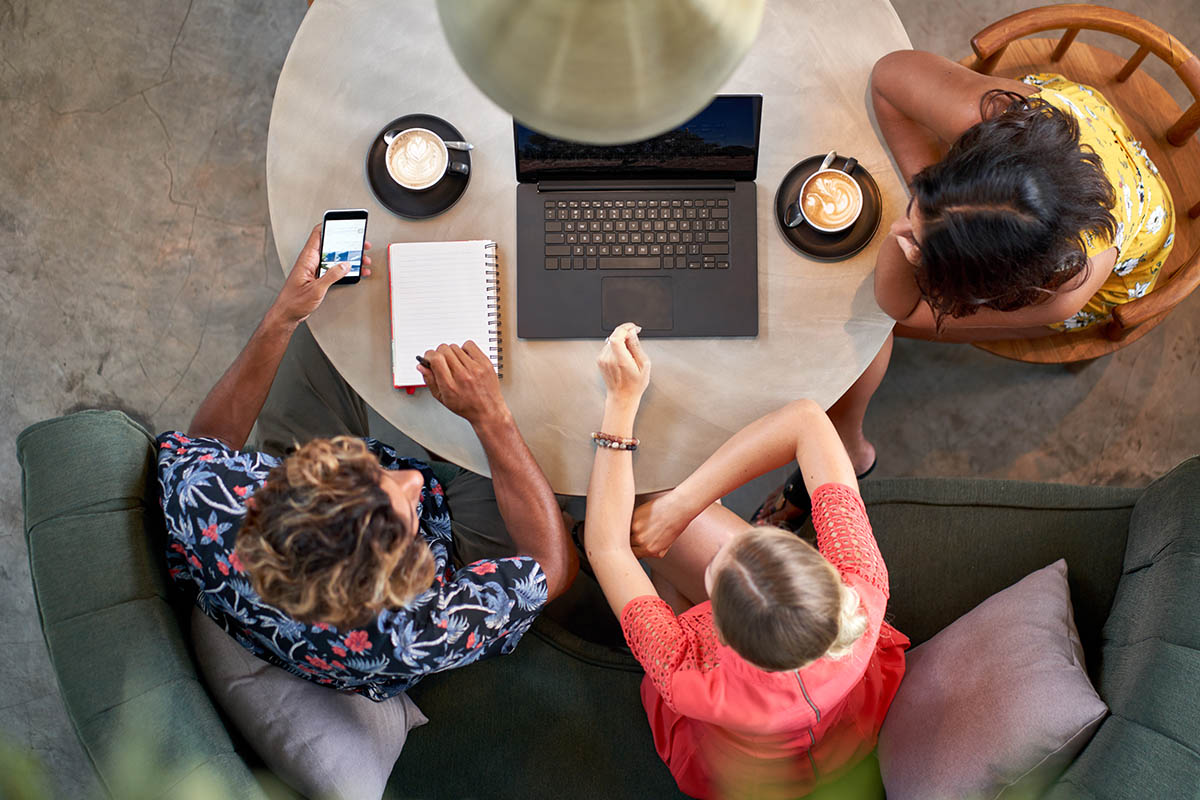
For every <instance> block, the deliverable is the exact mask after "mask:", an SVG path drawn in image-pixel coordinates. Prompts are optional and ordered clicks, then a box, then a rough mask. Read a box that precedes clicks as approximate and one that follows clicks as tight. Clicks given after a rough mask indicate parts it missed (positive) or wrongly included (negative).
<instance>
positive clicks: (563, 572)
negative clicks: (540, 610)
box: [542, 542, 579, 603]
mask: <svg viewBox="0 0 1200 800" xmlns="http://www.w3.org/2000/svg"><path fill="white" fill-rule="evenodd" d="M549 561H550V560H549V559H547V561H546V562H542V563H543V566H542V572H543V573H545V575H546V602H547V603H549V602H550V601H552V600H555V599H557V598H559V597H561V596H562V595H564V594H565V593H566V591H567V589H570V588H571V584H572V583H574V582H575V576H576V575H578V574H579V555H578V554H577V553H576V552H575V547H574V546H573V545H571V544H570V542H568V544H567V549H566V551H565V552H564V553H563V554H562V557H561V558H558V559H555V560H554V563H547V562H549Z"/></svg>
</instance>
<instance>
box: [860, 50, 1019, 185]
mask: <svg viewBox="0 0 1200 800" xmlns="http://www.w3.org/2000/svg"><path fill="white" fill-rule="evenodd" d="M989 89H1004V90H1006V91H1013V92H1018V93H1020V94H1023V95H1029V94H1032V93H1033V92H1034V91H1036V89H1034V88H1033V87H1030V86H1026V85H1025V84H1023V83H1021V82H1019V81H1014V80H1010V79H1008V78H997V77H994V76H991V75H981V74H980V73H978V72H974V71H972V70H969V69H967V68H966V67H964V66H962V65H961V64H956V63H955V62H953V61H951V60H949V59H947V58H943V57H941V56H937V55H934V54H933V53H924V52H921V51H919V50H897V51H896V52H894V53H888V54H887V55H886V56H884V57H883V58H881V59H879V61H877V62H876V63H875V67H874V68H873V69H872V70H871V105H872V107H873V108H874V109H875V119H876V120H877V121H878V122H879V130H880V132H881V133H883V138H884V141H886V142H887V146H888V149H889V150H891V151H892V156H893V157H894V158H895V159H896V165H897V166H898V167H899V168H900V174H901V175H902V176H903V177H904V182H905V183H909V182H911V181H912V178H913V176H914V175H916V174H917V173H918V172H920V171H921V170H922V169H924V168H925V167H927V166H929V165H930V164H933V163H936V162H937V161H940V160H941V158H942V156H944V155H945V154H946V149H947V148H948V147H949V145H950V144H951V143H953V142H954V141H955V140H956V139H958V137H959V136H961V135H962V134H963V132H964V131H966V130H967V128H970V127H971V126H972V125H975V124H976V123H977V122H979V120H980V117H979V101H980V99H982V97H983V95H984V93H985V92H987V91H988V90H989Z"/></svg>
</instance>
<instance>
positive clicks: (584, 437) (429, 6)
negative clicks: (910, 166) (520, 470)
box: [267, 0, 911, 494]
mask: <svg viewBox="0 0 1200 800" xmlns="http://www.w3.org/2000/svg"><path fill="white" fill-rule="evenodd" d="M907 47H911V45H910V44H909V40H908V36H907V34H906V33H905V32H904V28H903V26H902V25H901V24H900V19H899V18H898V17H897V16H896V12H895V11H894V10H893V9H892V7H891V5H890V4H889V3H888V2H887V0H836V2H835V0H804V2H795V0H770V1H769V2H768V3H767V8H766V14H765V16H764V19H763V25H762V29H761V30H760V31H759V34H758V40H757V41H756V42H755V45H754V47H753V49H752V50H751V52H750V53H749V54H748V55H747V57H746V59H745V60H744V61H743V63H742V64H741V65H740V66H739V67H738V69H737V70H736V72H735V73H734V74H733V76H732V77H731V78H730V79H729V80H728V81H727V82H726V84H725V85H724V86H723V87H722V88H721V91H722V92H740V93H751V92H753V93H759V94H762V95H763V111H762V137H761V145H760V153H759V166H758V179H757V184H758V198H757V199H758V215H759V219H758V263H759V266H758V269H759V274H758V294H759V335H758V338H757V339H753V340H746V339H700V340H696V339H651V340H647V342H646V351H647V353H648V354H649V356H650V358H651V359H652V361H653V365H654V366H653V373H652V379H651V383H650V388H649V389H648V390H647V392H646V396H645V399H644V401H643V403H642V410H641V414H640V416H639V418H638V423H637V430H636V432H637V435H638V436H640V437H641V439H642V446H641V447H640V448H639V450H638V453H637V456H636V458H635V459H634V465H635V470H636V476H637V486H638V490H639V491H652V490H658V489H665V488H669V487H672V486H675V485H676V484H678V483H679V482H680V481H681V480H682V479H683V478H685V477H686V476H687V475H688V474H689V473H690V472H691V471H692V470H693V469H695V468H696V467H697V466H698V465H699V464H700V463H701V462H702V461H703V460H704V459H705V458H706V457H708V455H709V454H711V453H712V452H713V450H715V449H716V448H717V447H718V446H719V445H720V444H721V442H723V441H724V440H725V439H726V438H728V437H729V435H730V434H732V433H733V432H734V431H736V430H738V429H739V428H740V427H742V426H743V425H745V424H746V423H748V422H750V421H751V420H753V419H755V418H757V417H759V416H761V415H762V414H765V413H766V412H768V411H770V410H772V409H775V408H778V407H779V406H782V405H784V404H785V403H787V402H789V401H791V400H793V399H795V398H797V397H811V398H812V399H814V400H816V401H817V402H819V403H821V405H822V406H824V407H828V406H829V405H830V404H832V403H833V402H834V401H835V400H836V399H837V398H838V397H839V396H840V395H841V394H842V392H844V391H845V390H846V388H847V387H848V386H850V384H851V383H853V382H854V380H855V379H856V378H858V376H859V375H860V374H862V372H863V370H864V369H866V367H867V365H868V364H869V363H870V362H871V359H872V358H874V356H875V354H876V353H877V352H878V351H879V347H880V345H881V344H882V343H883V341H884V339H885V337H886V336H887V334H888V331H890V330H891V327H892V320H891V319H890V318H889V317H888V316H887V315H886V314H884V313H883V312H882V311H881V310H880V309H879V307H878V306H877V305H876V303H875V297H874V292H873V288H872V271H873V269H874V264H875V254H876V251H877V250H878V247H879V244H880V242H881V241H882V240H883V236H884V233H885V232H886V226H887V225H888V224H889V222H890V221H891V220H892V219H893V218H894V217H895V216H896V214H897V213H898V212H899V210H900V209H902V208H903V205H904V203H905V202H906V200H905V194H904V188H903V186H902V184H901V182H900V180H899V179H898V176H897V174H896V172H895V170H894V168H893V166H892V163H891V160H890V158H889V156H888V154H887V152H886V150H885V149H884V146H883V143H882V139H881V138H880V137H879V136H878V134H877V133H876V130H875V129H874V127H873V125H872V121H871V118H870V116H869V112H868V109H867V106H868V98H867V82H868V76H869V74H870V70H871V66H872V64H874V63H875V61H876V59H878V58H879V57H880V56H882V55H884V54H885V53H887V52H889V51H891V50H896V49H901V48H907ZM415 112H426V113H431V114H436V115H438V116H440V117H443V118H445V119H447V120H449V121H450V122H451V123H453V124H454V125H455V126H456V127H457V128H458V129H459V130H461V131H462V133H463V135H464V136H465V137H466V138H467V140H468V141H471V142H473V143H474V144H475V147H476V149H475V152H474V153H472V175H471V183H470V186H469V187H468V189H467V191H466V194H465V195H464V196H463V198H462V199H461V200H460V201H459V202H458V204H457V205H455V206H454V207H453V208H451V209H450V210H449V211H447V212H446V213H444V214H442V215H441V216H439V217H435V218H433V219H431V220H426V221H421V222H412V221H407V220H403V219H400V218H399V217H396V216H395V215H393V214H392V213H391V212H389V211H388V210H387V209H385V208H384V207H383V206H381V205H380V204H379V203H378V202H377V201H376V199H375V197H374V195H373V194H372V192H371V189H370V187H369V186H368V185H367V180H366V175H365V169H364V157H365V155H366V152H367V149H368V147H369V146H370V144H371V141H372V139H373V138H374V136H375V135H376V134H377V133H378V132H379V130H380V128H381V127H382V126H383V125H384V124H386V123H387V122H388V121H389V120H391V119H393V118H395V117H398V116H400V115H402V114H406V113H415ZM833 149H836V150H838V152H839V153H843V154H846V155H854V156H857V157H858V159H859V161H860V163H862V164H863V166H865V167H866V168H867V169H868V170H870V172H871V173H872V174H873V175H874V177H875V180H876V181H877V182H878V184H879V187H880V190H881V192H882V194H883V200H884V210H883V221H882V222H881V223H880V231H879V232H878V233H876V235H875V238H874V239H873V240H872V241H871V243H870V244H869V245H868V246H867V247H866V249H864V250H863V251H862V252H860V253H859V254H858V255H857V256H855V257H853V258H850V259H848V260H846V261H841V262H837V263H824V262H818V261H814V260H811V259H808V258H805V257H804V256H801V255H799V254H797V253H796V252H795V251H794V250H792V249H791V247H790V246H789V245H788V243H787V242H786V241H785V240H784V239H783V237H782V235H781V234H780V232H779V228H778V224H777V223H776V221H775V219H774V216H773V211H772V209H773V201H774V195H775V189H776V187H777V186H778V185H779V182H780V180H781V179H782V178H783V176H784V175H785V174H786V173H787V171H788V169H789V168H790V167H791V166H792V165H793V164H795V163H796V162H797V161H799V160H801V159H802V158H805V157H806V156H810V155H812V154H814V153H824V152H827V151H829V150H833ZM267 194H268V199H269V204H270V214H271V224H272V226H273V229H274V234H275V241H276V245H277V247H278V249H279V260H280V262H281V263H282V265H283V268H284V270H285V271H287V270H290V269H291V266H292V264H293V263H294V261H295V259H296V256H297V254H298V253H299V251H300V247H301V246H302V245H303V244H304V241H305V239H306V238H307V236H308V232H309V230H310V229H311V228H312V226H313V225H314V224H316V223H317V222H319V221H320V220H321V215H322V214H323V213H324V211H325V210H326V209H328V208H366V209H369V211H370V221H369V223H368V233H367V235H368V238H369V239H370V240H371V242H372V243H373V244H374V246H375V249H374V251H373V252H374V254H375V257H376V259H375V267H374V270H375V274H374V275H373V276H372V277H371V278H370V279H367V280H364V281H362V282H360V283H359V284H358V285H357V286H350V287H338V288H337V289H334V290H333V291H331V292H330V293H329V295H328V296H327V297H326V299H325V302H324V303H323V305H322V306H321V308H320V309H318V310H317V313H315V314H314V315H313V316H312V317H311V318H310V319H309V326H310V327H311V329H312V331H313V334H314V335H315V336H316V339H317V341H318V342H319V343H320V345H321V347H322V348H323V349H324V350H325V352H326V354H328V356H329V358H330V359H331V360H332V361H333V363H334V365H335V366H336V367H337V368H338V370H339V371H340V372H341V373H342V375H343V376H345V378H346V380H347V381H349V383H350V385H351V386H353V387H354V389H355V390H357V391H358V392H359V394H361V395H362V397H363V398H364V399H365V400H366V402H367V403H369V404H370V405H371V406H373V407H374V408H375V409H376V410H378V411H379V413H380V414H381V415H383V416H384V417H385V418H386V419H387V420H389V421H390V422H391V423H392V424H394V425H395V426H396V427H397V428H399V429H400V430H402V431H404V433H406V434H408V435H409V436H411V437H412V438H413V439H415V440H416V441H418V442H420V443H421V444H422V445H424V446H425V447H427V448H429V449H430V450H432V451H434V452H436V453H438V454H439V455H441V456H442V457H443V458H447V459H449V460H451V461H454V462H456V463H458V464H462V465H463V466H465V467H467V468H469V469H472V470H474V471H476V472H479V473H482V474H485V475H486V474H489V471H488V466H487V460H486V458H485V456H484V453H483V449H482V448H481V447H480V445H479V443H478V441H477V440H476V439H475V436H474V434H473V432H472V430H471V428H470V426H469V425H468V424H467V423H466V422H465V421H464V420H462V419H460V418H458V417H456V416H455V415H454V414H452V413H451V412H449V411H447V410H446V409H445V408H443V407H442V406H440V405H439V404H438V403H437V402H436V401H435V400H434V399H433V398H432V397H431V396H430V395H429V392H428V391H426V390H418V392H417V393H416V394H415V395H409V394H406V393H405V392H403V391H399V390H396V389H394V388H392V383H391V374H392V373H391V362H390V353H389V351H390V345H389V336H390V322H389V309H388V291H387V266H386V260H387V259H386V256H385V252H386V246H387V244H388V243H389V242H398V241H436V240H449V239H494V240H496V241H497V242H498V243H499V248H498V250H499V263H500V274H501V294H500V296H501V302H502V307H501V315H502V319H503V320H504V326H503V331H504V335H503V339H504V342H503V344H504V354H505V365H504V366H505V369H504V378H503V381H502V384H501V385H502V387H503V391H504V396H505V399H506V400H507V401H508V404H509V406H510V407H511V408H512V411H513V414H514V415H515V417H516V420H517V423H518V425H519V426H520V429H521V432H522V433H523V434H524V436H525V440H526V441H527V442H528V443H529V447H530V449H531V450H532V451H533V454H534V456H535V457H536V459H537V461H538V463H539V464H540V465H541V466H542V469H543V470H545V473H546V476H547V478H549V480H550V484H551V485H552V486H553V487H554V490H555V491H557V492H559V493H564V494H584V493H585V492H586V491H587V482H588V475H589V473H590V471H591V465H592V443H591V440H590V433H591V431H593V430H595V429H596V427H597V426H598V425H599V424H600V417H601V409H602V405H603V384H602V383H601V381H600V378H599V375H598V373H597V371H596V368H595V356H596V354H597V352H598V351H599V349H600V344H601V343H600V342H599V341H595V342H592V341H560V342H554V341H526V340H521V339H518V338H517V336H516V324H515V315H516V296H515V295H516V291H515V288H516V274H515V269H516V264H515V256H516V221H515V206H516V177H515V171H514V166H513V142H512V118H511V116H510V115H509V114H508V113H506V112H505V111H503V110H502V109H500V108H499V107H497V106H496V105H494V104H493V103H492V102H491V101H490V100H488V99H487V98H486V97H485V96H484V95H483V94H482V93H480V92H479V90H478V89H476V88H475V86H474V85H473V84H472V83H471V82H470V80H469V79H468V78H467V77H466V75H465V74H464V73H463V72H462V70H461V69H459V67H458V64H457V62H456V61H455V60H454V57H453V56H452V55H451V53H450V49H449V47H448V46H447V44H446V41H445V38H444V36H443V35H442V32H441V28H440V25H439V22H438V19H437V12H436V9H435V6H434V3H432V2H402V3H401V2H394V0H378V1H377V2H365V0H356V1H355V2H351V1H350V0H319V2H317V3H315V4H314V5H313V6H312V8H311V9H309V11H308V14H307V16H306V17H305V19H304V22H303V23H302V24H301V26H300V30H299V31H298V32H297V34H296V38H295V41H294V42H293V43H292V47H291V50H290V52H289V53H288V57H287V61H286V63H285V64H284V66H283V71H282V72H281V73H280V76H279V85H278V86H277V87H276V91H275V100H274V106H273V108H272V111H271V127H270V132H269V134H268V137H267Z"/></svg>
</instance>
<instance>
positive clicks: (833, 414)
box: [829, 334, 893, 475]
mask: <svg viewBox="0 0 1200 800" xmlns="http://www.w3.org/2000/svg"><path fill="white" fill-rule="evenodd" d="M892 341H893V337H892V335H891V334H888V337H887V340H886V341H884V343H883V346H882V347H880V348H879V352H878V353H877V354H876V355H875V359H874V360H873V361H872V362H871V363H870V364H869V365H868V366H867V368H866V370H865V371H864V372H863V374H862V375H860V376H859V377H858V380H856V381H855V382H854V384H853V385H851V387H850V388H849V389H847V390H846V393H845V394H844V395H842V396H841V397H840V398H838V401H837V402H836V403H834V404H833V405H832V406H830V407H829V419H830V421H832V422H833V426H834V427H835V428H837V432H838V436H840V437H841V438H842V444H843V445H845V446H846V452H847V453H849V455H850V463H851V464H853V465H854V472H855V473H856V474H859V475H861V474H862V473H863V472H865V471H866V470H867V469H869V468H870V466H871V465H872V464H874V463H875V446H874V445H873V444H871V443H870V442H868V441H867V437H866V436H865V435H863V417H865V416H866V414H867V405H868V404H869V403H870V402H871V397H873V396H874V394H875V390H876V389H878V388H879V384H880V383H882V382H883V376H884V375H885V374H886V373H887V368H888V362H889V361H890V360H891V358H892Z"/></svg>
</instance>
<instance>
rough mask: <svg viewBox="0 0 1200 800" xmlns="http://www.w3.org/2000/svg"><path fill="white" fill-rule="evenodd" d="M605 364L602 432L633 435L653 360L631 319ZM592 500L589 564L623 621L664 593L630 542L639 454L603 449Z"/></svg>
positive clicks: (604, 355) (610, 344) (591, 484)
mask: <svg viewBox="0 0 1200 800" xmlns="http://www.w3.org/2000/svg"><path fill="white" fill-rule="evenodd" d="M599 365H600V370H601V373H602V374H604V377H605V384H606V385H607V386H608V395H607V397H606V398H605V401H604V421H603V423H602V424H601V426H600V430H602V431H604V432H605V433H610V434H612V435H613V436H621V437H629V436H632V435H633V421H634V418H635V417H636V416H637V411H638V406H639V405H640V404H641V401H642V393H643V392H644V391H645V389H646V385H647V383H648V382H649V380H650V361H649V359H647V358H646V357H645V354H644V353H642V350H641V346H640V344H638V341H637V333H636V326H633V325H631V324H629V323H626V324H625V325H622V326H620V327H618V328H617V329H616V330H615V331H613V333H612V336H611V337H609V340H608V341H607V342H605V345H604V349H603V350H602V351H601V353H600V358H599ZM587 499H588V513H587V521H586V522H585V524H584V525H585V527H584V543H585V545H586V547H587V554H588V562H589V563H591V565H592V570H593V571H594V572H595V573H596V581H597V582H598V583H599V584H600V588H601V589H602V590H603V591H604V597H605V598H606V599H607V600H608V604H609V606H611V607H612V610H613V613H614V614H616V615H617V618H618V619H619V618H620V616H621V612H622V611H624V610H625V606H626V605H627V604H628V603H629V601H630V600H632V599H634V598H635V597H642V596H644V595H655V596H657V594H658V592H656V591H655V589H654V584H652V583H651V582H650V578H649V577H648V576H647V575H646V573H645V572H644V571H643V570H642V567H641V565H640V564H638V562H637V558H635V557H634V555H633V549H632V548H631V546H630V543H629V525H630V520H631V518H632V516H633V453H631V452H630V451H628V450H612V449H609V448H607V447H597V448H596V457H595V460H594V461H593V462H592V477H591V480H589V481H588V495H587Z"/></svg>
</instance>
